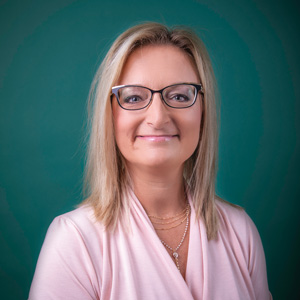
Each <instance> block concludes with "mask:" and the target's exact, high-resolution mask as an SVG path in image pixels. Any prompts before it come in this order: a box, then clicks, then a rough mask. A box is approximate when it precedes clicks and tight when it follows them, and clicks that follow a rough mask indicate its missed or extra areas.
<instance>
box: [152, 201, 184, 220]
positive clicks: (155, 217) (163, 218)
mask: <svg viewBox="0 0 300 300" xmlns="http://www.w3.org/2000/svg"><path fill="white" fill-rule="evenodd" d="M188 206H189V203H187V205H186V207H185V208H184V209H183V210H182V211H181V212H179V213H178V214H176V215H175V216H172V217H157V216H153V215H148V217H149V218H153V219H159V220H169V219H174V218H176V217H178V216H179V215H181V214H183V213H184V212H185V211H186V210H187V208H188Z"/></svg>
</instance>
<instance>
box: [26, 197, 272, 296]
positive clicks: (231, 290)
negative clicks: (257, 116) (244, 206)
mask: <svg viewBox="0 0 300 300" xmlns="http://www.w3.org/2000/svg"><path fill="white" fill-rule="evenodd" d="M130 197H131V198H132V199H131V203H132V207H131V215H130V230H127V231H126V230H124V228H123V227H122V226H121V225H119V226H118V227H117V229H116V230H115V231H114V232H113V233H112V232H109V231H105V229H104V227H103V226H102V225H101V223H99V222H97V221H96V220H95V219H94V216H93V210H92V208H90V207H87V206H85V207H80V208H78V209H76V210H74V211H71V212H69V213H66V214H64V215H61V216H59V217H57V218H55V220H54V221H53V222H52V224H51V226H50V227H49V229H48V232H47V235H46V238H45V241H44V244H43V247H42V250H41V253H40V256H39V259H38V263H37V267H36V271H35V274H34V278H33V282H32V285H31V289H30V294H29V299H30V300H41V299H43V300H48V299H49V300H50V299H55V300H59V299H63V300H66V299H72V300H75V299H78V300H79V299H80V300H85V299H118V300H120V299H126V300H128V299H130V300H141V299H142V300H144V299H146V300H148V299H149V300H152V299H163V300H176V299H178V300H179V299H180V300H192V299H199V300H200V299H203V300H219V299H220V300H235V299H241V300H247V299H262V300H264V299H272V296H271V294H270V292H269V289H268V282H267V274H266V263H265V257H264V251H263V247H262V244H261V240H260V237H259V234H258V232H257V229H256V227H255V225H254V224H253V222H252V221H251V219H250V218H249V216H248V215H247V214H246V213H245V212H244V211H243V210H239V209H236V208H234V207H232V206H230V205H228V204H226V203H223V202H219V201H217V210H218V215H219V219H220V230H219V233H218V238H217V239H216V240H211V241H208V240H207V237H206V231H205V226H204V224H203V223H202V221H201V220H197V219H196V217H195V211H194V208H193V205H192V202H191V200H190V204H191V222H190V239H189V249H188V261H187V268H186V280H184V279H183V277H182V276H181V274H180V273H179V271H178V270H177V268H176V265H175V264H174V262H173V261H172V259H171V257H170V256H169V254H168V252H167V250H166V249H165V247H164V246H163V245H162V243H161V241H160V240H159V238H158V236H157V235H156V233H155V230H154V228H153V226H152V224H151V222H150V220H149V219H148V216H147V214H146V213H145V211H144V209H143V207H142V205H141V204H140V202H139V201H138V199H137V198H136V197H135V195H134V194H132V195H131V196H130Z"/></svg>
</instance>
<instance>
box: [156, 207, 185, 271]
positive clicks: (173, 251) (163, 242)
mask: <svg viewBox="0 0 300 300" xmlns="http://www.w3.org/2000/svg"><path fill="white" fill-rule="evenodd" d="M188 211H189V212H190V209H189V210H188ZM188 227H189V213H188V214H187V218H186V225H185V229H184V233H183V236H182V238H181V240H180V243H179V244H178V246H177V247H176V248H175V249H173V248H172V247H171V246H169V245H168V244H167V243H166V242H165V241H163V240H162V239H161V240H160V241H161V242H162V244H163V245H164V246H165V247H166V248H167V249H168V250H170V251H171V252H172V256H173V257H174V260H175V264H176V267H177V269H178V270H179V272H180V266H179V254H178V252H177V251H178V250H179V248H180V247H181V245H182V244H183V242H184V239H185V237H186V234H187V231H188Z"/></svg>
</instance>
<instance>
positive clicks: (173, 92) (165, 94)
mask: <svg viewBox="0 0 300 300" xmlns="http://www.w3.org/2000/svg"><path fill="white" fill-rule="evenodd" d="M199 91H200V92H201V93H202V94H203V87H202V85H201V84H194V83H179V84H172V85H169V86H167V87H165V88H163V89H161V90H156V91H155V90H151V89H149V88H147V87H144V86H139V85H119V86H115V87H113V88H112V96H113V95H115V96H116V98H117V101H118V103H119V105H120V106H121V107H122V108H123V109H126V110H139V109H143V108H146V107H147V106H149V105H150V103H151V101H152V98H153V94H154V93H160V94H161V98H162V100H163V101H164V103H165V104H166V105H168V106H169V107H172V108H179V109H180V108H188V107H190V106H192V105H193V104H194V103H195V102H196V99H197V95H198V93H199Z"/></svg>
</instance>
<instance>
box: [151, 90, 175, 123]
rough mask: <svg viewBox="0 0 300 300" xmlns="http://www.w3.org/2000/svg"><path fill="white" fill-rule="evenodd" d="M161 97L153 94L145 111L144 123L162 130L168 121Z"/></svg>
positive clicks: (166, 109)
mask: <svg viewBox="0 0 300 300" xmlns="http://www.w3.org/2000/svg"><path fill="white" fill-rule="evenodd" d="M161 97H162V96H161V95H160V94H159V93H154V94H153V98H152V101H151V103H150V105H149V106H148V107H147V110H146V113H147V116H146V121H147V123H148V124H149V125H150V126H152V127H154V128H155V129H162V128H163V127H164V126H165V125H166V124H167V123H168V122H169V121H170V112H169V109H168V107H167V106H166V105H165V103H164V101H163V99H162V98H161Z"/></svg>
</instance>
